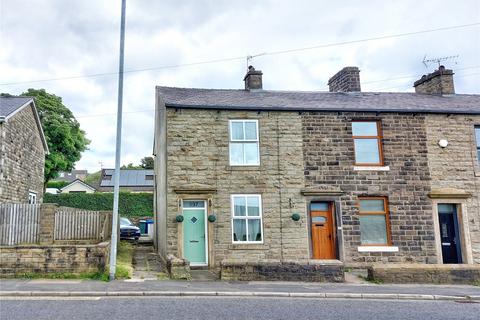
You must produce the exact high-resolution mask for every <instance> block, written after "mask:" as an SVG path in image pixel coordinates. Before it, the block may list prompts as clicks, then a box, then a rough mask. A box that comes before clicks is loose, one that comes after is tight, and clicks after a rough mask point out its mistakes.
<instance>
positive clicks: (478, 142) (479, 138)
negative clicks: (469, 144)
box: [475, 126, 480, 164]
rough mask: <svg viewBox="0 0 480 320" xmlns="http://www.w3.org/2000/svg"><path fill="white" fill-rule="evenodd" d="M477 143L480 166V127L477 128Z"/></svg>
mask: <svg viewBox="0 0 480 320" xmlns="http://www.w3.org/2000/svg"><path fill="white" fill-rule="evenodd" d="M475 141H476V142H477V161H478V164H480V126H476V127H475Z"/></svg>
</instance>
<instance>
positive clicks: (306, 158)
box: [154, 67, 480, 280]
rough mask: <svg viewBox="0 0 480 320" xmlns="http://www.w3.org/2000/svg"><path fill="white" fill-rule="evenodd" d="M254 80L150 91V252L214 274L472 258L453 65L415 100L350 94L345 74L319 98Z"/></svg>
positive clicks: (466, 160)
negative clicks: (228, 86)
mask: <svg viewBox="0 0 480 320" xmlns="http://www.w3.org/2000/svg"><path fill="white" fill-rule="evenodd" d="M262 76H263V74H262V72H261V71H258V70H255V69H254V68H253V67H250V68H249V70H248V72H247V74H246V76H245V78H244V82H245V89H244V90H224V89H221V90H220V89H219V90H217V89H190V88H173V87H157V88H156V117H155V143H154V154H155V190H156V191H155V212H156V219H155V221H157V226H156V228H157V230H156V240H155V242H156V245H157V247H158V251H159V253H160V255H161V256H162V257H164V258H165V259H167V260H169V261H170V263H172V262H171V261H176V263H178V261H181V260H182V259H183V260H184V261H185V264H186V265H187V266H188V265H190V266H203V267H209V268H210V269H213V270H216V271H220V272H221V276H222V277H223V278H225V279H228V278H234V279H276V278H278V279H294V278H296V279H307V280H312V279H313V280H317V279H329V280H332V279H333V280H339V273H338V272H337V271H336V270H337V269H336V268H340V269H341V268H342V267H343V266H351V267H365V266H369V265H372V264H376V263H418V264H443V263H457V264H458V263H465V264H474V263H475V264H479V263H480V180H479V179H480V165H479V161H480V154H479V152H480V151H479V150H480V95H464V94H455V92H454V84H453V72H452V71H451V70H446V69H445V68H443V67H440V68H439V70H437V71H435V72H433V73H432V74H429V75H426V76H423V77H422V78H421V79H420V80H418V81H416V82H415V91H416V92H415V93H384V92H361V88H360V77H359V70H358V68H356V67H347V68H344V69H342V70H341V71H339V72H338V73H337V74H336V75H334V76H333V77H332V78H331V79H330V81H329V86H330V92H311V91H310V92H301V91H272V90H264V89H262V87H263V86H262ZM322 271H323V275H322V276H319V274H320V275H321V274H322ZM319 277H320V278H319ZM322 277H323V278H322Z"/></svg>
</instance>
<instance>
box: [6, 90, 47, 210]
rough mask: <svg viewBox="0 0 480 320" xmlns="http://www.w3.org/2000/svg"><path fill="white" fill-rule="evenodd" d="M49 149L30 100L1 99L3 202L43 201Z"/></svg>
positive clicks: (32, 101) (21, 98)
mask: <svg viewBox="0 0 480 320" xmlns="http://www.w3.org/2000/svg"><path fill="white" fill-rule="evenodd" d="M47 153H48V146H47V142H46V140H45V136H44V134H43V130H42V126H41V123H40V118H39V117H38V113H37V108H36V107H35V101H34V100H33V99H32V98H30V97H0V202H14V203H36V202H41V201H42V198H43V178H44V175H43V174H44V165H45V155H46V154H47Z"/></svg>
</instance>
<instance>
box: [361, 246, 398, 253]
mask: <svg viewBox="0 0 480 320" xmlns="http://www.w3.org/2000/svg"><path fill="white" fill-rule="evenodd" d="M357 249H358V252H398V247H393V246H360V247H358V248H357Z"/></svg>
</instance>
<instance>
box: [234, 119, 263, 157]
mask: <svg viewBox="0 0 480 320" xmlns="http://www.w3.org/2000/svg"><path fill="white" fill-rule="evenodd" d="M229 127H230V143H229V145H230V165H231V166H258V165H260V145H259V142H258V141H259V138H258V120H230V121H229Z"/></svg>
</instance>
